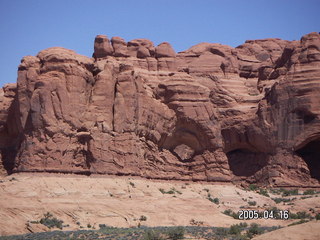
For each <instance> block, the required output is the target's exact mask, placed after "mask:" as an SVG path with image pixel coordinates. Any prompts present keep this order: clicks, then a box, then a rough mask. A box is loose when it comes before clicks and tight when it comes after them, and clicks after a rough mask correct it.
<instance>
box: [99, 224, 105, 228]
mask: <svg viewBox="0 0 320 240" xmlns="http://www.w3.org/2000/svg"><path fill="white" fill-rule="evenodd" d="M99 228H100V229H101V228H107V225H105V224H99Z"/></svg>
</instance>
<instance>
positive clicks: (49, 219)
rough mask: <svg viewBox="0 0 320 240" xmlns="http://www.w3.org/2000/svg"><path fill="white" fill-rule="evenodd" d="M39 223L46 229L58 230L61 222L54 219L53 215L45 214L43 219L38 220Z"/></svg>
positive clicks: (60, 227)
mask: <svg viewBox="0 0 320 240" xmlns="http://www.w3.org/2000/svg"><path fill="white" fill-rule="evenodd" d="M40 223H41V224H43V225H45V226H47V227H48V228H54V227H56V228H59V229H62V228H63V226H62V223H63V221H62V220H59V219H57V218H55V217H53V215H52V214H51V213H49V212H47V213H46V214H44V217H43V218H41V219H40Z"/></svg>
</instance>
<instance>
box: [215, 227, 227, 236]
mask: <svg viewBox="0 0 320 240" xmlns="http://www.w3.org/2000/svg"><path fill="white" fill-rule="evenodd" d="M216 235H217V236H219V237H225V236H227V235H228V229H227V228H223V227H218V228H217V229H216Z"/></svg>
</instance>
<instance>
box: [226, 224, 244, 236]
mask: <svg viewBox="0 0 320 240" xmlns="http://www.w3.org/2000/svg"><path fill="white" fill-rule="evenodd" d="M241 231H242V228H241V227H240V225H238V224H234V225H231V227H230V229H229V234H231V235H238V234H240V233H241Z"/></svg>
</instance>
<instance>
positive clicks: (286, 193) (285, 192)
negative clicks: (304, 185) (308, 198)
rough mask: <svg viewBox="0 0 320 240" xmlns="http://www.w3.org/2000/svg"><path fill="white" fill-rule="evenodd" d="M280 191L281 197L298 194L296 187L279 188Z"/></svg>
mask: <svg viewBox="0 0 320 240" xmlns="http://www.w3.org/2000/svg"><path fill="white" fill-rule="evenodd" d="M281 191H282V196H283V197H286V196H290V195H299V191H298V189H289V190H286V189H281Z"/></svg>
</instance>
